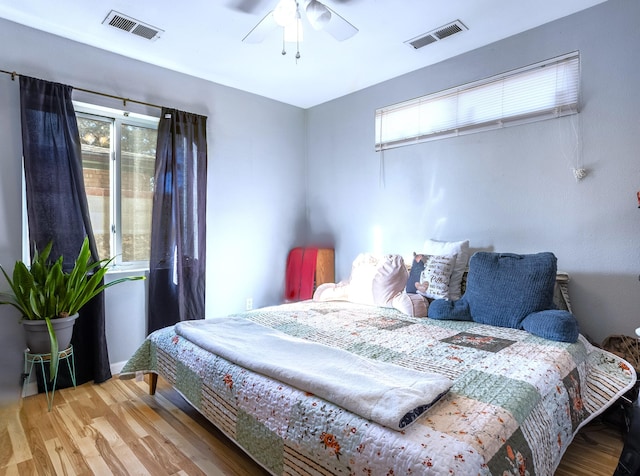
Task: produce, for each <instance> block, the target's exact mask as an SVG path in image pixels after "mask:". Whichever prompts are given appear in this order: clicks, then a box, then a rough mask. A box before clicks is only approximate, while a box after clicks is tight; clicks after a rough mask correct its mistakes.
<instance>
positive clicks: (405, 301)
mask: <svg viewBox="0 0 640 476" xmlns="http://www.w3.org/2000/svg"><path fill="white" fill-rule="evenodd" d="M391 305H392V306H393V307H395V308H396V309H397V310H398V311H400V312H402V313H403V314H406V315H408V316H412V317H427V311H428V309H429V301H427V299H426V298H424V297H422V296H420V295H419V294H409V293H400V294H398V295H397V296H396V297H394V298H393V300H392V301H391Z"/></svg>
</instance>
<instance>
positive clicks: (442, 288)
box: [416, 255, 456, 299]
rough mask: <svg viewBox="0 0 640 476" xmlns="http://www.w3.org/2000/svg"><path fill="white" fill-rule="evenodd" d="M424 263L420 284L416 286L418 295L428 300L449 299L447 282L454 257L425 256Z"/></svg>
mask: <svg viewBox="0 0 640 476" xmlns="http://www.w3.org/2000/svg"><path fill="white" fill-rule="evenodd" d="M423 259H424V260H425V261H426V262H425V265H424V269H423V270H422V273H421V274H420V283H419V284H417V285H416V289H417V292H418V294H421V295H422V296H425V297H427V298H430V299H449V281H450V279H451V272H452V270H453V265H454V263H455V262H456V255H451V256H431V255H425V256H424V258H423Z"/></svg>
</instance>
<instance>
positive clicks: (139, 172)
mask: <svg viewBox="0 0 640 476" xmlns="http://www.w3.org/2000/svg"><path fill="white" fill-rule="evenodd" d="M120 133H121V139H120V145H121V169H120V180H121V182H120V196H121V228H122V261H148V260H149V250H150V247H151V206H152V204H153V186H154V184H153V177H154V167H155V158H156V140H157V136H158V131H157V130H156V129H152V128H148V127H141V126H135V125H130V124H122V126H121V128H120Z"/></svg>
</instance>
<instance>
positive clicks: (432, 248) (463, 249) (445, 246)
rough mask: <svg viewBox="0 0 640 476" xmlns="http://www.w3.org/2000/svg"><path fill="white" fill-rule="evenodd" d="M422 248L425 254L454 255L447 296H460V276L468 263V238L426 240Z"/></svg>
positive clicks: (454, 297) (452, 298)
mask: <svg viewBox="0 0 640 476" xmlns="http://www.w3.org/2000/svg"><path fill="white" fill-rule="evenodd" d="M423 248H424V249H423V250H422V251H423V253H424V254H426V255H439V256H442V255H456V258H455V262H454V264H453V270H452V272H451V279H450V281H449V296H448V298H449V299H450V300H452V301H457V300H458V299H460V298H461V297H462V288H461V286H462V276H463V275H464V272H465V270H466V269H467V266H468V265H469V240H464V241H438V240H433V239H431V240H427V241H425V242H424V247H423Z"/></svg>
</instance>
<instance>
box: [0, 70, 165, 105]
mask: <svg viewBox="0 0 640 476" xmlns="http://www.w3.org/2000/svg"><path fill="white" fill-rule="evenodd" d="M0 73H4V74H8V75H10V76H11V81H15V80H16V76H20V73H16V72H15V71H5V70H4V69H0ZM71 87H72V88H73V89H75V90H77V91H82V92H84V93H89V94H96V95H98V96H104V97H107V98H111V99H118V100H119V101H122V104H123V106H126V105H127V102H133V103H136V104H141V105H143V106H150V107H157V108H158V109H162V107H163V106H158V105H157V104H152V103H150V102H144V101H138V100H136V99H129V98H123V97H122V96H115V95H113V94H107V93H101V92H100V91H92V90H91V89H84V88H76V87H75V86H71Z"/></svg>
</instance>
